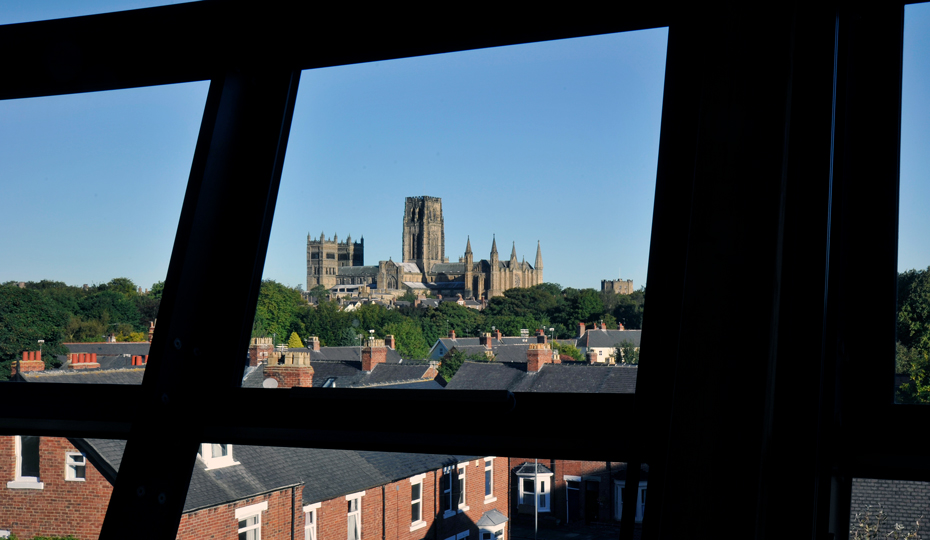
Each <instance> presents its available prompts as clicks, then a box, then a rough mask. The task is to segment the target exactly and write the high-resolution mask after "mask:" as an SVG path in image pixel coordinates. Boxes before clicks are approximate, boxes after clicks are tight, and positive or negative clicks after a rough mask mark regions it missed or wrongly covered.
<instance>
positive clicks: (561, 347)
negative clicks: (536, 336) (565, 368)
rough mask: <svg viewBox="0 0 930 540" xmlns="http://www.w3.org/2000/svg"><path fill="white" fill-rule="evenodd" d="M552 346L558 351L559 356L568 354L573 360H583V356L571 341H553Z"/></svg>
mask: <svg viewBox="0 0 930 540" xmlns="http://www.w3.org/2000/svg"><path fill="white" fill-rule="evenodd" d="M552 348H553V349H555V350H556V351H558V352H559V357H562V356H568V357H570V358H571V359H572V360H574V361H575V362H584V357H583V356H581V351H579V350H578V347H575V346H574V345H572V344H571V343H559V342H558V341H553V342H552Z"/></svg>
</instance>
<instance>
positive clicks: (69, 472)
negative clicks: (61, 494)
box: [65, 452, 87, 482]
mask: <svg viewBox="0 0 930 540" xmlns="http://www.w3.org/2000/svg"><path fill="white" fill-rule="evenodd" d="M78 457H79V458H80V461H78V460H76V459H75V458H78ZM78 467H84V476H81V477H79V476H78V475H77V468H78ZM65 480H67V481H69V482H84V481H86V480H87V457H86V456H85V455H84V454H83V453H82V452H65Z"/></svg>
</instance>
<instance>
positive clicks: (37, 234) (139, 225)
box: [0, 82, 208, 384]
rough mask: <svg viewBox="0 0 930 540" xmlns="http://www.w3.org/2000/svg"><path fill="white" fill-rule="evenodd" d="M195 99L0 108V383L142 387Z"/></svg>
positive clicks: (64, 100)
mask: <svg viewBox="0 0 930 540" xmlns="http://www.w3.org/2000/svg"><path fill="white" fill-rule="evenodd" d="M207 88H208V83H206V82H203V83H189V84H178V85H166V86H158V87H148V88H134V89H129V90H118V91H111V92H94V93H86V94H73V95H64V96H52V97H42V98H32V99H16V100H3V101H0V118H3V122H2V124H0V178H2V179H3V183H4V195H3V196H4V203H5V205H6V206H7V208H8V211H6V212H3V213H0V229H2V230H3V231H4V234H3V235H2V236H0V253H3V254H4V256H3V262H2V264H0V381H6V380H8V378H9V376H10V373H11V368H12V367H13V366H12V363H13V361H16V364H17V366H18V368H17V370H18V371H21V372H23V373H24V374H25V378H26V379H27V380H35V381H38V380H41V381H43V382H60V383H72V382H74V383H78V382H94V383H98V384H105V383H121V384H134V383H135V382H136V379H139V380H141V377H142V371H143V368H144V365H145V361H146V358H147V356H148V354H149V335H150V330H152V329H153V327H154V321H155V320H156V318H157V316H158V307H159V305H160V301H161V294H162V287H163V285H164V279H165V276H166V273H167V270H168V261H169V259H170V256H171V250H172V247H173V245H174V240H175V235H176V232H177V226H178V218H179V216H180V212H181V204H182V202H183V198H184V193H185V189H186V187H187V180H188V176H189V175H190V167H191V162H192V159H193V154H194V147H195V144H196V140H197V135H198V131H199V128H200V121H201V118H202V116H203V108H204V103H205V100H206V93H207ZM111 369H116V370H121V371H120V373H119V374H115V375H113V376H110V377H108V376H104V375H99V376H98V375H95V376H94V380H93V381H89V380H85V379H87V377H86V373H87V372H88V371H107V370H111Z"/></svg>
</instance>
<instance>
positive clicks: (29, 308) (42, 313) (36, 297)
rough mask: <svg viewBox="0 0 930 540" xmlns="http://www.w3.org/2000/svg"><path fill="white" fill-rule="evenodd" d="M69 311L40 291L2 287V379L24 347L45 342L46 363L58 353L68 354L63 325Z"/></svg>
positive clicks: (26, 348) (0, 359)
mask: <svg viewBox="0 0 930 540" xmlns="http://www.w3.org/2000/svg"><path fill="white" fill-rule="evenodd" d="M67 322H68V313H67V312H66V311H64V310H63V309H61V307H60V306H58V305H57V304H55V303H54V302H50V301H49V300H48V298H46V297H45V295H43V294H42V293H41V292H39V291H36V290H31V289H20V288H19V287H16V286H2V287H0V380H5V379H7V378H9V376H10V361H11V360H13V359H15V358H19V357H21V356H20V355H21V354H22V352H23V351H35V350H38V348H39V343H38V341H39V340H40V339H43V340H45V343H44V344H43V346H42V351H43V356H42V358H43V360H44V361H45V365H46V366H47V367H52V366H54V365H55V361H54V358H55V355H57V354H67V349H65V347H64V346H63V345H62V344H61V341H62V339H61V338H62V328H64V326H65V324H67Z"/></svg>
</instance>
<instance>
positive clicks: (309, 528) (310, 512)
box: [304, 503, 320, 540]
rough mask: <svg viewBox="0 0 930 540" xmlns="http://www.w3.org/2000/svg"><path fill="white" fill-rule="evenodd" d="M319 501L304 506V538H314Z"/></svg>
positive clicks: (307, 539) (314, 539) (305, 539)
mask: <svg viewBox="0 0 930 540" xmlns="http://www.w3.org/2000/svg"><path fill="white" fill-rule="evenodd" d="M319 508H320V503H316V504H308V505H307V506H304V540H316V520H317V516H316V511H317V510H318V509H319Z"/></svg>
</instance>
